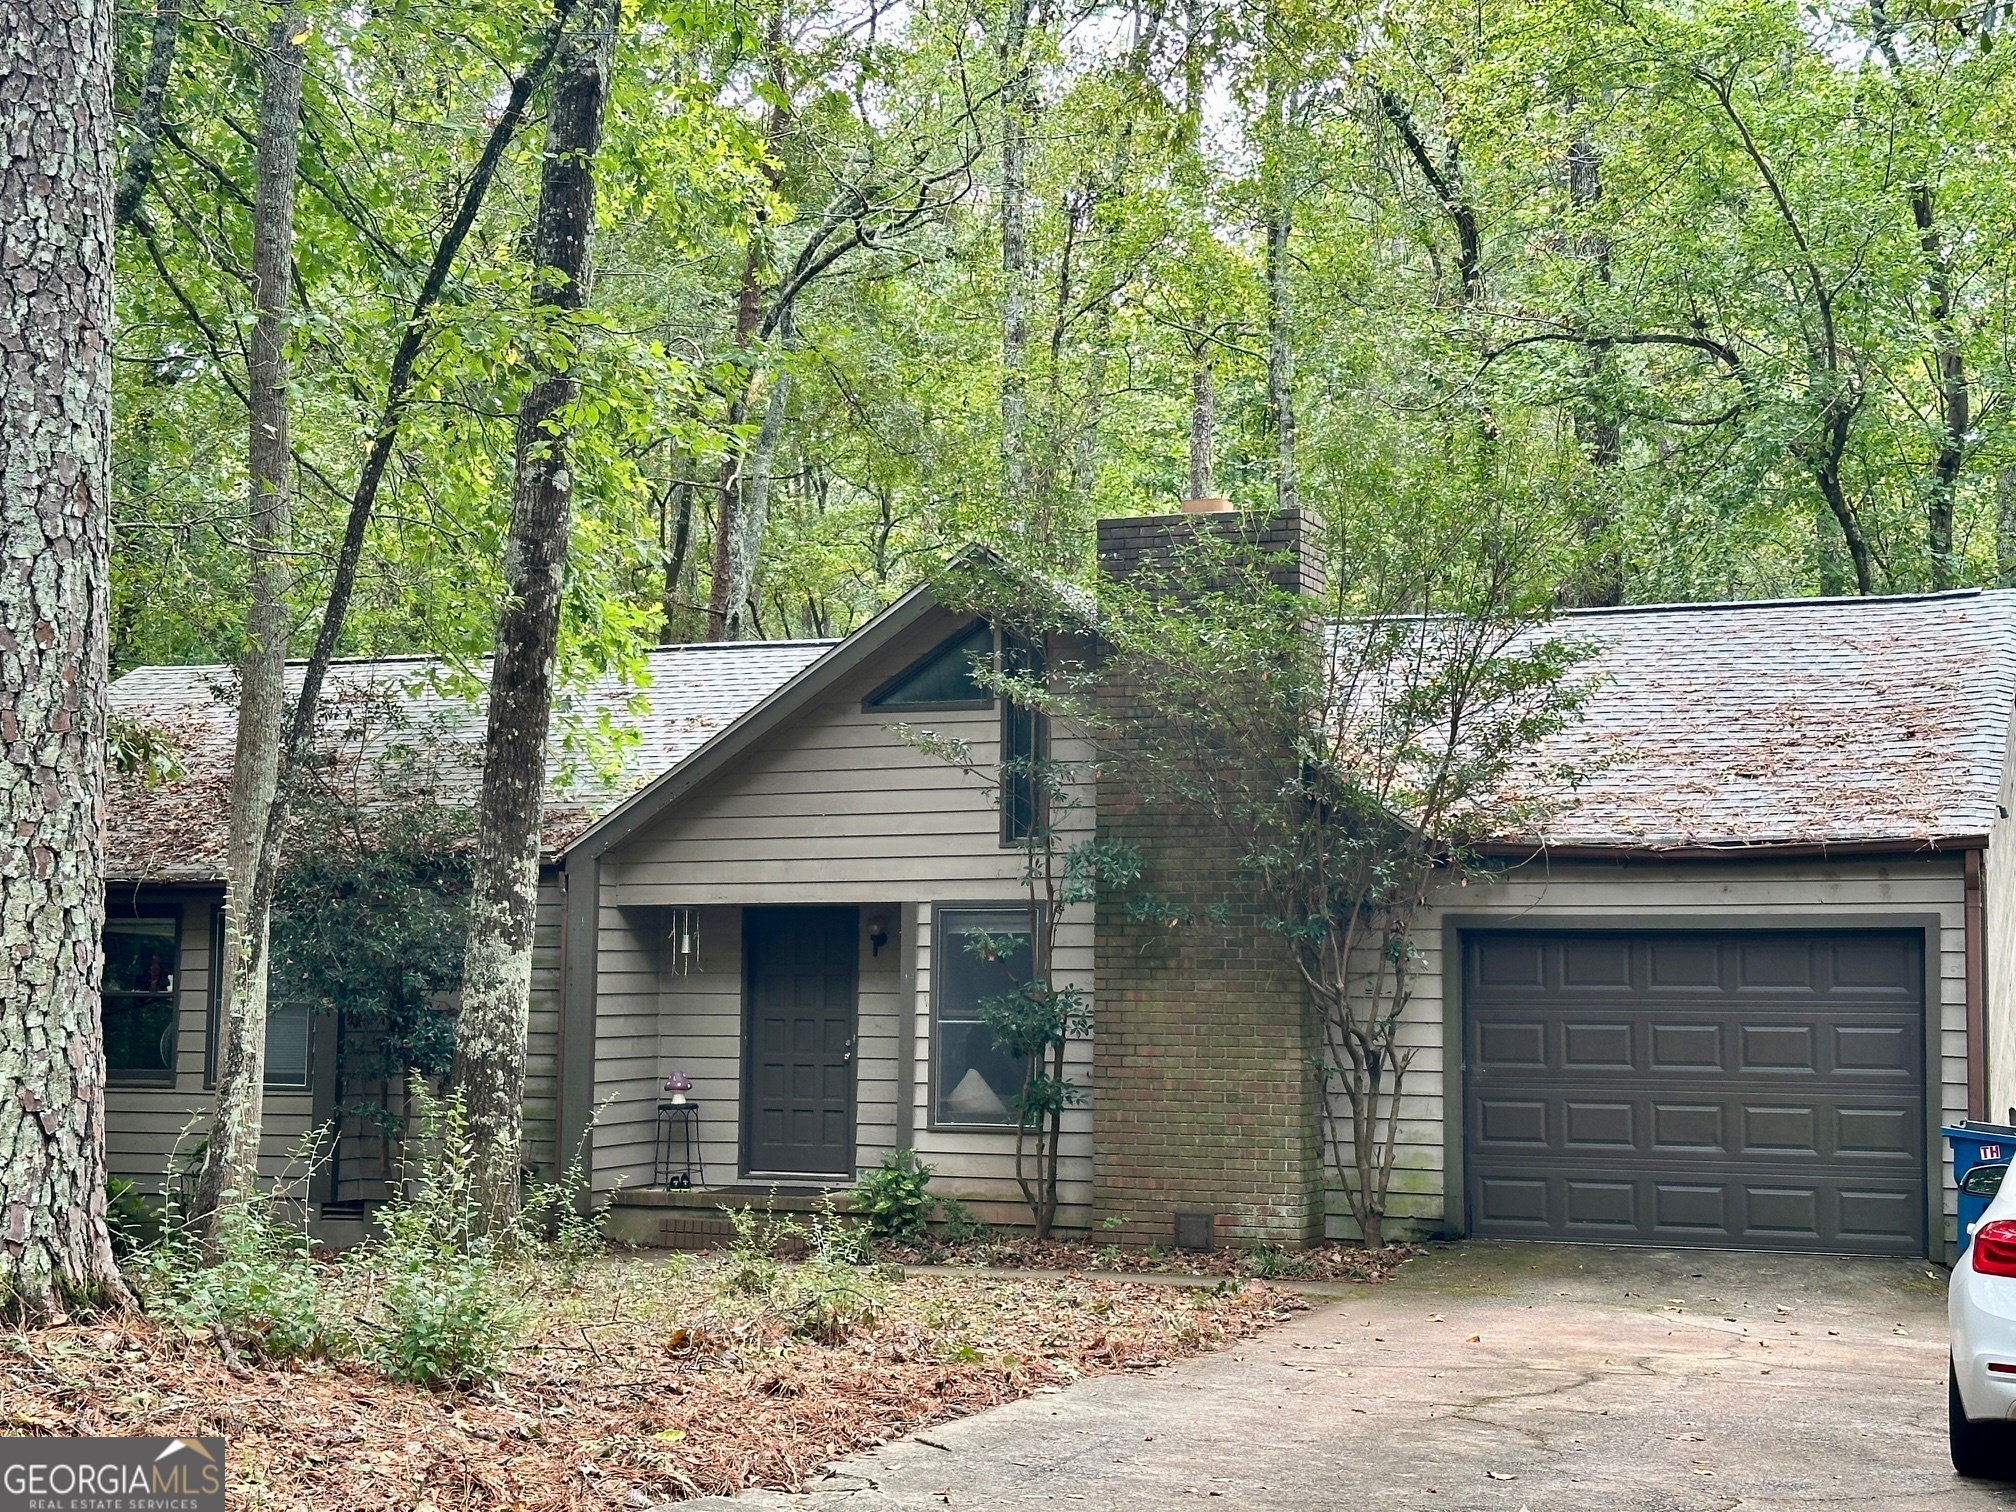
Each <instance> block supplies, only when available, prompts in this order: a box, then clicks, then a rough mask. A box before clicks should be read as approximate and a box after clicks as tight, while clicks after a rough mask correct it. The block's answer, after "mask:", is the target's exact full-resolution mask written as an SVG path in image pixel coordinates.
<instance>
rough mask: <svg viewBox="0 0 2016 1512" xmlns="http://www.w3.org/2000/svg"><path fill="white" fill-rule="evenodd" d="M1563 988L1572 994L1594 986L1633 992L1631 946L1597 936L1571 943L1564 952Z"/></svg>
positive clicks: (1562, 952) (1565, 946) (1563, 949)
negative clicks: (1631, 990)
mask: <svg viewBox="0 0 2016 1512" xmlns="http://www.w3.org/2000/svg"><path fill="white" fill-rule="evenodd" d="M1561 985H1562V987H1563V988H1565V989H1567V990H1568V991H1570V992H1574V991H1576V990H1578V989H1587V988H1591V987H1616V988H1621V989H1623V990H1624V991H1626V992H1628V991H1630V989H1631V948H1630V946H1629V945H1628V944H1627V943H1625V942H1623V941H1620V940H1612V939H1604V938H1601V937H1597V936H1592V937H1590V938H1588V939H1582V940H1574V941H1570V942H1569V943H1567V944H1566V945H1564V946H1563V947H1562V950H1561Z"/></svg>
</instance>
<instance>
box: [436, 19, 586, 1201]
mask: <svg viewBox="0 0 2016 1512" xmlns="http://www.w3.org/2000/svg"><path fill="white" fill-rule="evenodd" d="M616 18H617V0H586V3H584V4H583V5H582V7H581V10H580V14H579V25H578V27H577V28H576V30H575V31H574V32H573V33H572V34H571V35H570V36H569V37H568V38H567V40H566V42H565V44H564V46H563V50H562V53H561V56H560V58H559V59H558V61H557V68H556V72H555V74H554V79H553V94H552V100H551V104H550V106H549V107H548V110H547V116H546V149H545V158H544V162H543V164H542V166H541V169H540V179H539V208H538V210H537V212H536V215H535V219H534V222H533V227H532V256H533V266H534V268H535V269H536V274H535V276H536V278H537V279H538V281H539V287H540V290H541V293H542V294H543V297H544V303H545V305H546V307H547V308H548V309H549V310H550V311H551V313H552V314H553V315H554V316H555V317H557V318H559V319H561V320H564V319H566V318H567V317H568V316H569V315H571V314H573V313H574V312H576V311H579V310H581V309H582V308H583V307H584V306H586V304H587V302H588V296H589V289H590V284H591V280H592V263H591V250H592V242H593V237H594V227H595V152H596V149H597V147H598V146H599V145H600V144H601V140H602V114H603V106H604V102H605V100H606V98H607V94H608V82H609V67H610V60H611V56H612V54H613V52H614V49H615V36H616ZM579 386H580V385H579V379H578V378H577V377H576V375H575V372H574V369H573V368H572V366H571V365H570V364H569V362H568V361H567V360H566V359H564V358H562V359H558V360H554V361H550V362H548V363H546V364H544V365H542V366H541V367H540V369H539V370H538V371H537V372H536V373H535V375H534V377H533V380H532V385H531V387H530V388H529V389H528V390H527V391H526V394H525V398H524V401H523V402H522V403H521V404H520V405H519V408H518V432H517V454H516V465H515V470H514V477H513V484H512V490H511V532H510V536H509V538H508V539H507V541H506V543H505V547H504V585H505V598H504V604H503V607H502V609H501V611H500V612H499V614H498V618H497V650H496V655H495V657H494V658H493V660H492V662H491V670H490V707H489V714H488V727H487V730H486V732H485V736H484V746H483V785H482V793H481V796H480V798H479V799H478V805H477V821H476V870H475V876H474V878H473V880H472V883H471V888H470V908H469V942H468V946H467V949H466V952H465V954H464V957H463V967H462V1011H461V1015H460V1017H459V1018H458V1020H457V1022H456V1026H455V1065H454V1082H455V1086H456V1087H457V1089H458V1090H459V1091H460V1093H461V1095H462V1098H463V1101H464V1106H465V1108H466V1111H467V1113H468V1119H469V1131H470V1135H471V1140H472V1144H473V1147H474V1157H475V1177H476V1187H477V1192H478V1194H479V1195H478V1201H479V1203H480V1204H481V1206H482V1209H483V1211H482V1214H481V1216H482V1218H483V1220H484V1221H485V1222H486V1223H488V1224H489V1225H490V1226H491V1227H493V1228H495V1227H499V1226H501V1225H503V1224H505V1223H507V1222H509V1221H510V1220H511V1218H512V1217H514V1216H515V1214H516V1212H517V1205H518V1171H519V1145H520V1141H521V1138H522V1127H523V1121H524V1090H525V1036H526V1026H527V1023H528V1020H529V1016H530V1013H531V1001H532V932H533V922H534V918H535V916H536V913H537V904H538V894H539V834H540V828H541V822H542V820H543V818H544V806H545V791H546V737H547V731H548V728H549V726H550V724H551V721H552V712H553V663H554V652H555V648H556V646H557V644H558V641H559V633H560V595H561V589H562V586H563V582H564V578H565V573H566V565H567V537H568V529H569V523H570V518H571V512H572V504H573V483H574V479H573V473H572V471H571V467H570V462H569V449H568V442H569V439H570V438H569V435H568V431H567V422H566V411H567V409H568V407H569V406H570V405H571V404H572V403H573V402H574V399H575V396H576V394H577V393H578V392H579Z"/></svg>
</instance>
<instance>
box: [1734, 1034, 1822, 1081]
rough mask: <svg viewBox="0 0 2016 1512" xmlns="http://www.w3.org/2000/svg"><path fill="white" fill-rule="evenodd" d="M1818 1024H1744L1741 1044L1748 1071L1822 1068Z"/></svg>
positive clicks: (1739, 1041)
mask: <svg viewBox="0 0 2016 1512" xmlns="http://www.w3.org/2000/svg"><path fill="white" fill-rule="evenodd" d="M1818 1027H1819V1026H1818V1025H1814V1024H1744V1025H1742V1026H1741V1027H1740V1029H1739V1031H1738V1038H1737V1043H1738V1044H1739V1045H1741V1046H1742V1050H1743V1058H1742V1060H1741V1061H1740V1062H1739V1067H1740V1069H1742V1070H1745V1071H1753V1070H1754V1071H1816V1070H1818V1069H1819V1046H1818V1043H1817V1041H1818V1036H1817V1035H1816V1034H1815V1032H1814V1031H1815V1030H1816V1029H1817V1028H1818Z"/></svg>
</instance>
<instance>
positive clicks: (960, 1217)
mask: <svg viewBox="0 0 2016 1512" xmlns="http://www.w3.org/2000/svg"><path fill="white" fill-rule="evenodd" d="M938 1212H939V1215H940V1216H941V1217H942V1218H943V1219H944V1222H945V1242H946V1243H947V1244H975V1243H978V1242H979V1241H981V1240H984V1239H985V1238H986V1237H987V1225H986V1224H984V1223H982V1222H981V1221H980V1220H979V1219H978V1218H977V1217H975V1216H974V1214H973V1210H972V1209H971V1208H969V1207H967V1206H966V1204H965V1203H963V1202H961V1201H960V1200H959V1199H958V1198H956V1197H941V1198H939V1199H938Z"/></svg>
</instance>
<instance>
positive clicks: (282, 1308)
mask: <svg viewBox="0 0 2016 1512" xmlns="http://www.w3.org/2000/svg"><path fill="white" fill-rule="evenodd" d="M276 1208H277V1205H276V1204H275V1203H274V1202H272V1201H267V1200H261V1201H256V1202H252V1203H249V1204H247V1205H245V1206H243V1207H240V1208H235V1209H233V1210H232V1211H231V1213H230V1214H229V1215H228V1216H227V1217H226V1218H225V1220H224V1222H223V1224H222V1225H221V1227H220V1229H219V1231H218V1234H217V1243H216V1249H215V1252H214V1254H213V1255H211V1256H208V1257H206V1256H205V1255H204V1253H203V1251H202V1248H201V1247H200V1246H199V1245H198V1244H197V1242H196V1240H195V1238H194V1236H193V1235H192V1234H191V1233H190V1232H189V1229H188V1227H187V1226H186V1225H185V1224H184V1223H182V1222H181V1221H180V1219H179V1216H178V1215H176V1214H175V1213H173V1211H172V1210H171V1211H170V1213H169V1215H168V1217H167V1219H166V1221H165V1226H164V1229H163V1232H162V1234H161V1236H160V1238H159V1239H158V1240H157V1241H156V1242H155V1243H154V1244H152V1245H151V1246H149V1247H147V1248H146V1249H144V1250H142V1251H140V1252H139V1253H138V1254H137V1255H136V1256H135V1257H134V1260H133V1263H132V1273H133V1278H134V1280H135V1282H136V1284H137V1285H138V1286H139V1288H140V1294H141V1296H142V1298H143V1299H144V1300H145V1301H146V1304H147V1307H148V1310H149V1311H151V1312H153V1313H154V1314H155V1315H156V1316H158V1317H162V1318H166V1319H167V1320H168V1321H169V1322H171V1323H177V1324H180V1325H182V1326H184V1327H190V1328H212V1327H215V1328H221V1329H222V1330H223V1332H224V1333H225V1335H226V1336H227V1337H228V1338H229V1340H230V1342H231V1343H232V1344H233V1345H234V1346H236V1347H240V1348H244V1349H246V1350H248V1351H250V1352H251V1353H253V1354H254V1355H257V1356H258V1357H260V1358H263V1359H272V1360H281V1359H291V1358H294V1357H296V1356H301V1355H324V1356H340V1355H345V1354H348V1353H349V1352H350V1350H351V1345H352V1334H351V1331H350V1328H349V1326H348V1319H347V1318H346V1317H345V1316H344V1313H343V1310H342V1308H341V1306H340V1304H339V1299H338V1295H337V1289H336V1288H334V1287H332V1286H331V1284H330V1280H331V1277H330V1268H329V1267H327V1266H324V1265H321V1264H319V1263H317V1261H316V1260H315V1257H314V1255H313V1253H312V1252H311V1251H310V1248H309V1242H308V1235H307V1233H306V1232H305V1231H304V1230H303V1229H302V1228H300V1227H299V1226H298V1225H297V1224H294V1223H292V1222H290V1221H288V1218H287V1216H286V1215H285V1214H283V1213H281V1212H279V1211H277V1210H276Z"/></svg>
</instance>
